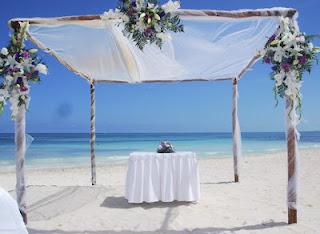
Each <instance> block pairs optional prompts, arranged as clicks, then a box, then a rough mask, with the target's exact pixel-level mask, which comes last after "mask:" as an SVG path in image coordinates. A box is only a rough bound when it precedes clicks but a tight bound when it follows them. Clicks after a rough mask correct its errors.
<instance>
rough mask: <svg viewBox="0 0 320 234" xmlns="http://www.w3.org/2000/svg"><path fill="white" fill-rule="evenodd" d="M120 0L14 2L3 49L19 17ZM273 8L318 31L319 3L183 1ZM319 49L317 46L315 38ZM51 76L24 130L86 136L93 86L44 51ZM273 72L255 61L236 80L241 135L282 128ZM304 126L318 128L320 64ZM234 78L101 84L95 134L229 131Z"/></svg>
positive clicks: (74, 11) (3, 126) (97, 8)
mask: <svg viewBox="0 0 320 234" xmlns="http://www.w3.org/2000/svg"><path fill="white" fill-rule="evenodd" d="M116 3H117V1H116V0H90V1H88V0H67V1H66V0H55V1H43V0H28V1H22V0H11V1H4V2H3V3H2V4H1V9H2V11H1V15H0V35H1V37H0V47H2V46H5V45H6V44H7V40H8V37H7V36H8V34H9V30H8V27H7V21H8V20H9V19H10V18H14V17H37V16H39V17H40V16H41V17H50V16H51V17H52V16H63V15H81V14H100V13H102V12H103V11H105V10H106V9H109V8H114V7H115V6H116ZM274 6H285V7H294V8H296V9H298V11H299V23H300V28H301V30H302V31H304V32H306V33H308V34H315V33H320V28H319V25H318V24H317V23H318V22H320V14H319V12H318V11H319V9H320V1H319V0H307V1H301V0H290V1H289V0H287V1H280V0H278V1H276V0H268V1H257V0H238V1H235V0H224V1H212V0H192V1H191V0H182V7H183V8H193V9H205V8H208V9H224V10H234V9H244V8H264V7H274ZM316 44H318V45H320V41H319V40H318V41H317V42H316ZM42 56H43V59H44V60H45V61H46V63H47V64H48V66H49V72H50V74H49V75H48V76H44V77H43V81H42V82H41V83H40V84H39V85H33V87H32V91H31V96H32V99H31V105H30V109H29V111H28V113H27V131H28V132H30V133H33V132H88V131H89V113H90V112H89V111H90V103H89V101H90V96H89V85H88V83H87V82H86V81H85V80H83V79H82V78H80V77H78V76H76V75H75V74H73V73H71V72H70V71H69V70H67V69H66V68H64V67H63V66H62V65H61V64H59V63H58V62H57V61H56V60H55V59H54V58H52V57H50V56H49V55H47V54H42ZM269 72H270V67H268V66H266V65H263V64H261V62H258V63H257V64H256V65H255V66H254V67H253V70H252V71H249V72H248V73H246V75H245V76H244V77H243V79H242V80H241V81H240V83H239V93H240V100H239V118H240V124H241V128H242V130H243V131H283V129H284V112H283V104H282V102H281V103H280V105H279V106H278V107H276V108H275V106H274V104H275V102H274V98H273V94H272V85H273V83H272V81H271V80H270V79H269ZM304 80H305V82H304V86H303V89H302V92H303V121H302V124H301V125H300V130H309V131H310V130H320V105H319V100H320V65H319V66H314V70H313V72H312V73H311V74H310V75H309V74H306V75H305V76H304ZM231 92H232V85H231V82H230V81H223V82H222V81H221V82H194V83H189V82H187V83H177V84H136V85H128V84H100V85H98V86H97V88H96V93H97V106H96V115H97V117H96V121H97V132H195V131H197V132H229V131H230V129H231V95H232V93H231ZM13 131H14V123H13V122H12V121H11V119H10V112H9V106H7V108H6V111H5V112H4V114H2V115H1V116H0V132H1V133H2V132H13Z"/></svg>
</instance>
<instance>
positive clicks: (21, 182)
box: [15, 105, 27, 224]
mask: <svg viewBox="0 0 320 234" xmlns="http://www.w3.org/2000/svg"><path fill="white" fill-rule="evenodd" d="M25 113H26V110H25V106H24V105H21V106H19V108H18V113H17V116H16V121H15V143H16V180H17V183H16V194H17V203H18V207H19V210H20V213H21V215H22V218H23V221H24V223H25V224H27V205H26V185H25V178H24V160H25V153H26V134H25V131H26V119H25Z"/></svg>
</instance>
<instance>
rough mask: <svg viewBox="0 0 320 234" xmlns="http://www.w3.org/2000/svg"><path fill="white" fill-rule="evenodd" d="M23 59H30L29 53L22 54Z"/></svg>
mask: <svg viewBox="0 0 320 234" xmlns="http://www.w3.org/2000/svg"><path fill="white" fill-rule="evenodd" d="M22 57H23V58H24V59H28V58H29V53H28V51H24V52H23V53H22Z"/></svg>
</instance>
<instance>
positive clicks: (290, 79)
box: [262, 17, 320, 113]
mask: <svg viewBox="0 0 320 234" xmlns="http://www.w3.org/2000/svg"><path fill="white" fill-rule="evenodd" d="M316 36H317V35H311V36H307V35H305V34H304V33H301V32H300V31H299V29H298V27H297V26H296V25H294V23H293V22H292V20H291V19H289V18H283V17H282V18H281V19H280V26H279V29H278V32H277V33H276V34H274V35H272V36H271V37H270V38H269V40H268V42H267V43H266V45H265V48H264V51H263V52H262V56H263V62H264V63H267V64H272V65H273V66H272V73H271V79H272V80H274V81H275V84H274V88H273V90H274V94H275V98H276V100H277V103H278V99H277V98H278V96H279V97H281V98H283V97H287V98H289V100H290V101H291V103H296V104H295V105H294V106H295V108H296V109H297V110H298V112H299V113H301V94H300V88H301V84H302V75H303V73H304V72H305V71H308V72H311V68H312V64H313V61H314V60H317V53H318V52H319V51H320V49H319V48H318V47H314V46H313V44H312V43H311V41H312V39H313V38H314V37H316ZM292 106H293V105H292ZM292 108H293V107H292Z"/></svg>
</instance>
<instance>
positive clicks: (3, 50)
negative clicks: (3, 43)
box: [1, 47, 9, 56]
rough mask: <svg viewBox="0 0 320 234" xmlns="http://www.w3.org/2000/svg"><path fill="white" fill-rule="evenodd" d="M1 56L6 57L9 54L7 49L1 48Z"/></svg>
mask: <svg viewBox="0 0 320 234" xmlns="http://www.w3.org/2000/svg"><path fill="white" fill-rule="evenodd" d="M1 54H3V55H5V56H7V55H8V54H9V51H8V49H7V48H6V47H3V48H2V49H1Z"/></svg>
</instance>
